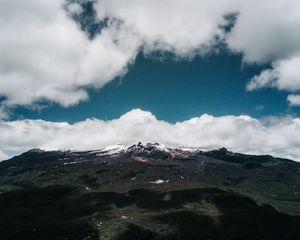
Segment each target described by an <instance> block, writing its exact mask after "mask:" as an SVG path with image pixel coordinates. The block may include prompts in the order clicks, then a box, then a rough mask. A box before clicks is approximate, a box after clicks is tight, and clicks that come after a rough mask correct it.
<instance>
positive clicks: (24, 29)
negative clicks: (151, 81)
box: [0, 0, 137, 109]
mask: <svg viewBox="0 0 300 240" xmlns="http://www.w3.org/2000/svg"><path fill="white" fill-rule="evenodd" d="M63 4H64V0H55V1H52V0H45V1H39V0H10V1H1V2H0V56H1V58H0V96H3V97H4V98H5V100H4V101H2V109H5V108H7V107H10V106H14V105H31V104H33V103H36V102H40V101H43V100H49V101H52V102H56V103H59V104H61V105H63V106H65V107H68V106H71V105H74V104H76V103H78V102H79V101H82V100H86V99H87V98H88V94H87V88H88V87H98V88H99V87H102V86H103V85H104V84H105V83H107V82H108V81H110V80H112V79H113V78H115V77H117V76H119V75H122V74H124V72H126V67H127V65H128V64H129V63H130V62H131V59H132V58H134V56H135V54H136V51H137V45H136V41H135V39H133V38H132V37H131V36H132V34H131V33H128V32H127V33H125V32H126V29H125V28H122V29H118V25H117V24H111V25H110V27H109V28H107V29H105V30H103V31H102V34H101V35H98V36H97V37H96V38H95V39H93V40H91V39H89V38H88V36H87V35H86V34H85V33H84V32H83V31H81V30H80V28H79V26H78V25H77V24H76V23H75V21H73V20H72V19H71V18H69V17H68V16H67V13H66V11H65V9H64V8H63ZM69 8H70V9H71V10H70V11H73V12H74V11H75V12H78V11H80V8H79V7H78V5H70V6H69ZM124 35H126V38H124V39H123V37H124ZM120 39H122V41H120Z"/></svg>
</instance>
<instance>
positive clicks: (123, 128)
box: [0, 109, 300, 161]
mask: <svg viewBox="0 0 300 240" xmlns="http://www.w3.org/2000/svg"><path fill="white" fill-rule="evenodd" d="M0 132H1V135H0V146H1V147H0V156H1V158H2V159H6V158H7V157H8V155H12V153H13V154H18V153H21V152H23V151H26V150H29V149H31V148H42V149H47V150H56V149H61V150H65V149H75V150H91V149H99V148H102V147H105V146H107V145H111V144H116V143H121V144H124V145H127V146H128V145H131V144H134V143H137V141H142V142H144V143H146V142H160V143H163V144H165V145H167V146H173V147H179V146H181V147H183V146H184V147H199V148H201V149H205V150H209V149H216V148H220V147H223V146H224V147H226V148H228V149H230V150H233V151H237V152H242V153H251V154H272V155H274V156H279V157H286V158H291V159H295V160H298V161H300V157H299V156H300V139H299V136H300V119H299V118H292V117H284V118H275V117H274V118H268V119H263V120H258V119H255V118H251V117H249V116H222V117H214V116H211V115H207V114H204V115H202V116H200V117H196V118H192V119H189V120H187V121H183V122H177V123H169V122H166V121H161V120H158V119H157V118H156V117H155V116H154V115H153V114H152V113H150V112H147V111H143V110H140V109H134V110H132V111H130V112H128V113H126V114H124V115H123V116H121V117H120V118H118V119H115V120H111V121H103V120H99V119H87V120H85V121H82V122H77V123H74V124H69V123H66V122H48V121H43V120H19V121H6V122H5V121H2V122H0Z"/></svg>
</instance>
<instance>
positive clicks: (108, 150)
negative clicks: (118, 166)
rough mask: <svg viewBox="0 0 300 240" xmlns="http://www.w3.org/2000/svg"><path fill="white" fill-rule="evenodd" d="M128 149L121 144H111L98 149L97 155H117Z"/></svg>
mask: <svg viewBox="0 0 300 240" xmlns="http://www.w3.org/2000/svg"><path fill="white" fill-rule="evenodd" d="M125 150H126V147H125V146H123V145H121V144H115V145H109V146H107V147H105V148H102V149H100V150H99V151H98V153H97V155H115V154H118V153H121V152H123V151H125Z"/></svg>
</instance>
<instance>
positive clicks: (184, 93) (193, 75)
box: [13, 53, 298, 122]
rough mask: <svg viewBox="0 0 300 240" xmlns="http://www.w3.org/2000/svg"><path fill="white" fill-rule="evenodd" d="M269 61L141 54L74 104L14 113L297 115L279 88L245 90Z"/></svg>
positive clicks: (175, 117) (70, 117) (71, 118)
mask: <svg viewBox="0 0 300 240" xmlns="http://www.w3.org/2000/svg"><path fill="white" fill-rule="evenodd" d="M264 67H265V66H257V65H250V66H249V65H246V66H242V64H241V56H239V55H232V54H230V55H229V54H228V53H227V54H226V53H222V54H212V55H211V56H207V57H205V58H203V57H195V58H194V59H192V60H174V59H171V58H169V59H162V60H161V59H159V58H157V57H156V58H155V57H151V56H147V57H145V56H144V55H142V54H140V55H139V57H138V58H137V59H136V62H135V64H133V65H132V66H130V67H129V70H128V73H127V74H125V75H124V76H123V77H121V78H120V77H119V78H116V79H114V80H113V81H111V82H110V83H108V84H107V85H106V86H105V87H104V88H101V89H99V90H90V98H89V100H87V101H84V102H81V103H79V104H78V105H76V106H73V107H70V108H64V107H61V106H59V105H57V104H52V106H47V107H45V108H42V109H41V110H39V111H36V110H29V109H26V108H21V107H20V108H18V109H17V110H16V111H14V115H13V118H14V119H20V118H25V119H26V118H30V119H46V120H50V121H68V122H76V121H81V120H84V119H86V118H100V119H106V120H110V119H115V118H117V117H119V116H121V115H122V114H124V113H126V112H128V111H130V110H131V109H134V108H141V109H143V110H147V111H151V112H152V113H153V114H154V115H156V116H157V118H159V119H162V120H166V121H170V122H176V121H182V120H186V119H190V118H192V117H197V116H200V115H201V114H204V113H208V114H211V115H214V116H222V115H250V116H253V117H258V118H261V117H264V116H269V115H276V116H277V115H285V114H292V115H297V113H298V111H297V108H291V107H289V106H288V103H287V101H286V97H287V93H285V92H280V91H278V90H276V89H263V90H259V91H251V92H249V91H246V84H247V82H248V81H249V79H250V78H251V77H253V76H254V75H256V74H259V73H260V72H261V71H262V70H263V69H264Z"/></svg>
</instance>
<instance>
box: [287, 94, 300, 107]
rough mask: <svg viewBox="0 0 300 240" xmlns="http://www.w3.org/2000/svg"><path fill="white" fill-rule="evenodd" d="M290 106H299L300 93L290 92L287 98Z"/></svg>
mask: <svg viewBox="0 0 300 240" xmlns="http://www.w3.org/2000/svg"><path fill="white" fill-rule="evenodd" d="M287 100H288V102H289V104H290V105H291V106H300V95H299V94H290V95H288V98H287Z"/></svg>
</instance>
